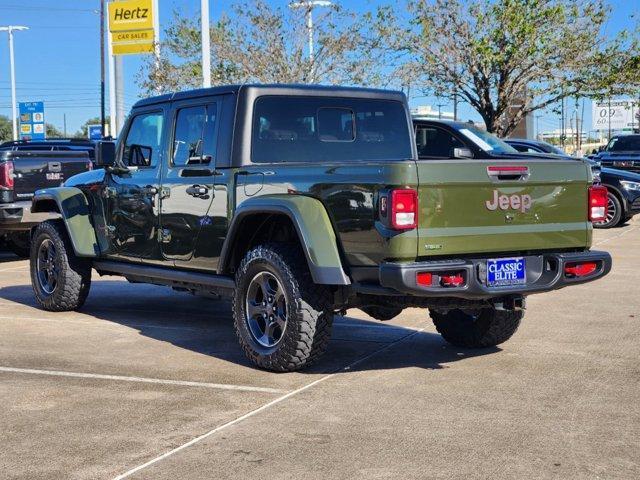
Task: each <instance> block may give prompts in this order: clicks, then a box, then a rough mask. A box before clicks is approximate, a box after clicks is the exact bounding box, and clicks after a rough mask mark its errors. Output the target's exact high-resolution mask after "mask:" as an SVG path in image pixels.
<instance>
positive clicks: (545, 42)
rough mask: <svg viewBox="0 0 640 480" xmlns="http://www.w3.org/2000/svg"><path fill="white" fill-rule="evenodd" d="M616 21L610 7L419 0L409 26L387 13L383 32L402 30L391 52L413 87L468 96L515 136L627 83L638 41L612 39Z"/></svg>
mask: <svg viewBox="0 0 640 480" xmlns="http://www.w3.org/2000/svg"><path fill="white" fill-rule="evenodd" d="M609 14H610V8H609V7H608V6H607V4H606V3H605V2H604V0H495V1H491V2H489V1H486V0H468V1H463V0H410V1H409V15H410V17H411V18H412V20H411V21H410V22H409V24H408V25H407V24H406V23H405V22H403V21H402V20H401V19H399V18H398V17H397V16H396V15H395V14H394V13H393V12H389V11H387V16H386V17H385V18H384V19H383V20H384V21H383V22H380V23H379V25H378V28H379V30H380V31H382V32H385V31H386V32H387V33H389V32H388V30H389V29H390V28H392V29H393V30H395V32H396V33H394V34H393V36H394V37H395V38H394V40H393V41H392V42H390V43H389V48H391V49H393V50H395V51H396V53H397V54H398V55H399V58H401V62H399V65H398V68H399V69H401V70H402V71H403V72H404V76H405V77H407V78H409V79H410V82H411V83H412V84H414V85H417V86H418V87H419V88H420V89H422V90H424V91H425V93H429V94H434V95H437V96H441V97H445V98H453V96H454V95H458V96H459V98H461V99H462V100H463V101H465V102H467V103H468V104H469V105H471V106H472V107H473V108H474V109H475V110H477V111H478V113H479V114H480V115H481V116H482V118H483V120H484V122H485V124H486V126H487V129H488V130H489V131H490V132H494V133H496V134H498V135H500V136H505V135H508V134H509V133H510V132H511V131H512V130H513V129H514V128H515V127H516V126H517V124H518V123H519V122H520V121H521V120H522V119H523V118H524V117H525V116H526V115H527V114H529V113H531V112H534V111H536V110H539V109H543V108H545V107H547V106H550V105H552V104H554V103H557V102H558V101H560V100H561V99H563V98H566V97H576V96H593V95H596V94H597V93H598V92H601V91H602V89H603V88H605V87H607V86H611V85H614V84H615V85H620V84H621V83H624V82H625V79H624V75H623V74H622V72H623V71H624V72H629V71H630V70H629V68H630V63H629V60H628V59H631V58H635V59H636V60H635V61H636V62H637V58H638V57H637V51H638V45H637V43H638V42H637V38H636V39H634V38H632V37H629V36H627V35H626V34H625V33H622V34H620V35H618V36H616V37H615V38H608V37H606V36H605V34H604V32H603V31H604V26H605V25H606V22H607V20H608V18H609ZM390 25H393V27H390ZM625 52H626V53H625ZM634 52H635V53H634ZM637 72H638V70H637V69H636V70H635V77H634V78H636V79H637V78H638V73H637ZM626 75H628V74H626ZM629 76H631V75H629Z"/></svg>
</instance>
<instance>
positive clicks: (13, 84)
mask: <svg viewBox="0 0 640 480" xmlns="http://www.w3.org/2000/svg"><path fill="white" fill-rule="evenodd" d="M14 30H16V31H19V30H29V28H28V27H23V26H20V25H9V26H7V27H0V32H7V33H8V34H9V63H10V68H11V120H12V125H13V139H14V140H18V119H17V116H16V67H15V61H14V56H13V31H14Z"/></svg>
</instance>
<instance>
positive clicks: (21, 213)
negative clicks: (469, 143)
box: [0, 200, 59, 230]
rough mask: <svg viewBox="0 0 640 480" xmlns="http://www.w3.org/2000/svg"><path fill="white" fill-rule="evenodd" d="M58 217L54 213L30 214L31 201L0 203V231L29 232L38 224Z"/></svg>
mask: <svg viewBox="0 0 640 480" xmlns="http://www.w3.org/2000/svg"><path fill="white" fill-rule="evenodd" d="M58 217H59V215H58V214H56V213H31V200H26V201H20V202H12V203H0V230H29V229H30V228H31V227H33V226H35V225H37V224H38V223H40V222H43V221H45V220H50V219H52V218H58Z"/></svg>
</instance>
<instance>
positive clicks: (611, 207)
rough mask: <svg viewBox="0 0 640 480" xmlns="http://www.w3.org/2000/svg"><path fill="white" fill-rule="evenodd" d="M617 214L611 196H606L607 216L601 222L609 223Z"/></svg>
mask: <svg viewBox="0 0 640 480" xmlns="http://www.w3.org/2000/svg"><path fill="white" fill-rule="evenodd" d="M617 214H618V212H617V207H616V204H615V202H614V201H613V199H612V198H611V196H609V198H607V216H606V220H605V221H604V222H603V223H611V222H612V221H613V219H614V218H615V217H616V215H617Z"/></svg>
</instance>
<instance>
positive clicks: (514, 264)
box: [487, 257, 527, 287]
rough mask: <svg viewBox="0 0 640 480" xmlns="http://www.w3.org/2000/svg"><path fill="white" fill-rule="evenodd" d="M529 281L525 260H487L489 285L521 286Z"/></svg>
mask: <svg viewBox="0 0 640 480" xmlns="http://www.w3.org/2000/svg"><path fill="white" fill-rule="evenodd" d="M526 281H527V275H526V265H525V260H524V258H522V257H520V258H496V259H490V260H487V285H488V286H490V287H501V286H505V285H520V284H523V283H525V282H526Z"/></svg>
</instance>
